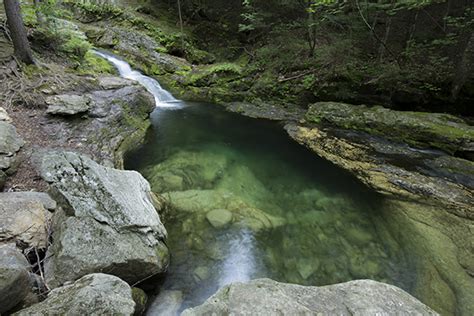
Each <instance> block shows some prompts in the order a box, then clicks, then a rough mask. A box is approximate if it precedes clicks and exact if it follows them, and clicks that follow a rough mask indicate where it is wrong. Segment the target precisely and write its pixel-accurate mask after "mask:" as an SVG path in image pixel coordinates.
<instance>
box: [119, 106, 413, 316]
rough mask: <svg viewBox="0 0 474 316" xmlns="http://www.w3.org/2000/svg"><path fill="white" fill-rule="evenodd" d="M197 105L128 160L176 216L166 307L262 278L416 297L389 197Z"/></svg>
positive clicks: (165, 120)
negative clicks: (386, 213)
mask: <svg viewBox="0 0 474 316" xmlns="http://www.w3.org/2000/svg"><path fill="white" fill-rule="evenodd" d="M187 105H188V106H187V107H184V108H182V109H178V110H174V111H166V110H162V109H157V110H156V111H155V112H154V113H153V114H152V122H153V128H152V129H151V130H150V131H149V133H148V137H147V141H146V143H145V145H144V146H143V147H142V148H140V149H139V150H137V151H136V152H134V153H132V154H131V155H130V156H129V157H128V159H127V168H130V169H135V170H139V171H140V172H142V174H143V175H144V176H145V177H146V178H147V179H148V180H149V181H150V183H151V185H152V188H153V190H154V191H155V192H158V193H161V194H162V195H163V196H164V197H165V198H166V199H167V201H168V205H169V206H170V210H169V211H168V213H167V215H166V216H165V218H164V222H165V225H166V228H167V230H168V234H169V240H168V245H169V247H170V250H171V253H172V260H171V265H170V268H169V272H168V274H167V276H166V278H165V280H164V284H160V286H161V288H163V289H165V290H164V292H163V293H164V294H160V295H165V294H167V295H168V294H169V295H174V296H173V297H175V299H174V300H172V301H173V302H174V303H173V304H176V305H177V306H178V307H177V309H178V310H182V309H183V308H186V307H189V306H195V305H197V304H200V303H202V301H204V300H205V299H206V298H208V297H209V296H210V295H212V294H213V293H214V292H215V291H216V290H217V289H218V288H219V287H221V286H223V285H225V284H228V283H230V282H234V281H246V280H249V279H253V278H259V277H270V278H273V279H275V280H278V281H284V282H292V283H298V284H306V285H324V284H332V283H337V282H344V281H348V280H353V279H361V278H371V279H375V280H380V281H385V282H388V283H392V284H395V285H398V286H400V287H402V288H405V289H407V290H410V289H411V286H412V282H414V280H415V276H414V271H415V270H414V269H410V266H411V264H412V262H409V259H412V258H407V257H406V256H405V255H404V252H403V251H402V250H401V248H400V246H399V245H398V244H397V243H396V242H395V241H394V240H393V238H392V237H391V236H390V234H389V233H388V231H387V230H386V229H385V228H384V227H385V225H384V223H383V219H382V218H381V217H380V215H379V213H380V212H378V211H379V205H380V201H381V197H380V196H378V195H376V194H375V193H373V192H370V191H368V190H367V189H366V188H365V187H363V186H362V185H361V184H360V183H358V182H357V181H356V180H355V179H354V178H353V177H352V176H350V175H349V174H347V173H346V172H344V171H343V170H341V169H339V168H336V167H335V166H333V165H332V164H330V163H328V162H326V161H324V160H322V159H320V158H318V157H316V156H315V155H314V154H312V153H310V152H309V151H307V150H306V149H304V148H302V147H301V146H299V145H297V144H295V143H294V142H293V141H291V140H290V139H289V138H288V137H287V135H286V134H285V133H284V131H283V130H282V129H281V127H280V126H278V125H277V124H274V123H272V122H266V121H258V120H252V119H249V118H245V117H241V116H238V115H235V114H232V113H227V112H225V111H223V110H222V109H220V108H219V107H218V106H212V105H204V104H189V103H188V104H187ZM176 293H177V294H176ZM175 294H176V295H175ZM163 301H166V302H167V303H166V304H168V305H169V304H170V303H169V301H170V300H169V299H167V300H163ZM158 305H159V304H158ZM150 313H151V314H153V311H151V312H150Z"/></svg>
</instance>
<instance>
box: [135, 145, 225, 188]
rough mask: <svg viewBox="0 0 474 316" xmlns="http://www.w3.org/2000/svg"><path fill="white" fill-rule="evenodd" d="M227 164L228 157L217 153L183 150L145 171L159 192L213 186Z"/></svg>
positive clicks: (153, 186)
mask: <svg viewBox="0 0 474 316" xmlns="http://www.w3.org/2000/svg"><path fill="white" fill-rule="evenodd" d="M227 165H228V161H227V158H226V157H225V156H223V155H220V154H217V153H209V152H193V151H180V152H178V153H176V154H174V155H172V156H171V157H169V158H168V159H166V160H165V161H164V162H162V163H160V164H158V165H156V166H153V167H151V168H148V169H147V170H145V171H144V174H145V176H146V177H147V179H149V181H150V183H151V185H152V188H153V191H155V192H160V193H162V192H169V191H184V190H189V189H191V188H193V189H210V188H212V187H213V185H214V184H215V183H216V182H217V181H218V180H219V179H220V178H221V177H222V175H223V173H224V170H225V169H226V168H227Z"/></svg>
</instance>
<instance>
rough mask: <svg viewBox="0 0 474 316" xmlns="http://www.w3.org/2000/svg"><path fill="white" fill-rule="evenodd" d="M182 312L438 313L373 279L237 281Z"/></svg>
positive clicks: (190, 313)
mask: <svg viewBox="0 0 474 316" xmlns="http://www.w3.org/2000/svg"><path fill="white" fill-rule="evenodd" d="M182 315H184V316H190V315H437V313H436V312H434V311H433V310H431V309H430V308H429V307H427V306H426V305H424V304H423V303H421V302H419V301H418V300H417V299H415V298H414V297H412V296H411V295H409V294H408V293H406V292H404V291H403V290H401V289H399V288H397V287H395V286H392V285H388V284H384V283H380V282H376V281H372V280H358V281H351V282H346V283H341V284H335V285H328V286H322V287H315V286H301V285H294V284H287V283H279V282H276V281H273V280H270V279H259V280H254V281H250V282H248V283H234V284H231V285H228V286H226V287H224V288H222V289H221V290H219V291H218V292H217V293H216V294H215V295H214V296H212V297H211V298H209V299H208V300H207V301H206V302H205V303H204V304H202V305H201V306H198V307H195V308H191V309H187V310H185V311H184V312H183V313H182Z"/></svg>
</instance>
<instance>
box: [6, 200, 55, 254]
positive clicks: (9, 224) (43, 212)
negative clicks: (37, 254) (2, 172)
mask: <svg viewBox="0 0 474 316" xmlns="http://www.w3.org/2000/svg"><path fill="white" fill-rule="evenodd" d="M55 208H56V202H55V201H54V200H52V199H51V198H50V197H49V195H48V194H46V193H42V192H8V193H0V241H3V240H11V241H15V242H17V243H18V242H19V243H20V244H22V245H24V246H25V247H39V248H46V246H47V241H48V223H49V220H50V218H51V213H50V212H49V211H48V210H54V209H55Z"/></svg>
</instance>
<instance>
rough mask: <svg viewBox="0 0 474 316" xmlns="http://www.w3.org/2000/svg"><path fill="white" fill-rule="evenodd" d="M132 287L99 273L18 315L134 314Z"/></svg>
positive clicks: (85, 277)
mask: <svg viewBox="0 0 474 316" xmlns="http://www.w3.org/2000/svg"><path fill="white" fill-rule="evenodd" d="M134 310H135V302H134V301H133V299H132V290H131V288H130V286H129V285H128V284H127V283H126V282H124V281H122V280H120V279H119V278H117V277H115V276H112V275H107V274H102V273H97V274H90V275H87V276H84V277H82V278H81V279H79V280H77V281H76V282H74V283H73V284H70V285H66V286H63V287H60V288H57V289H54V290H53V291H51V292H50V293H49V295H48V297H47V298H46V300H44V301H43V302H41V303H38V304H35V305H33V306H31V307H29V308H26V309H23V310H21V311H19V312H18V313H15V314H14V315H133V313H134Z"/></svg>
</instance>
